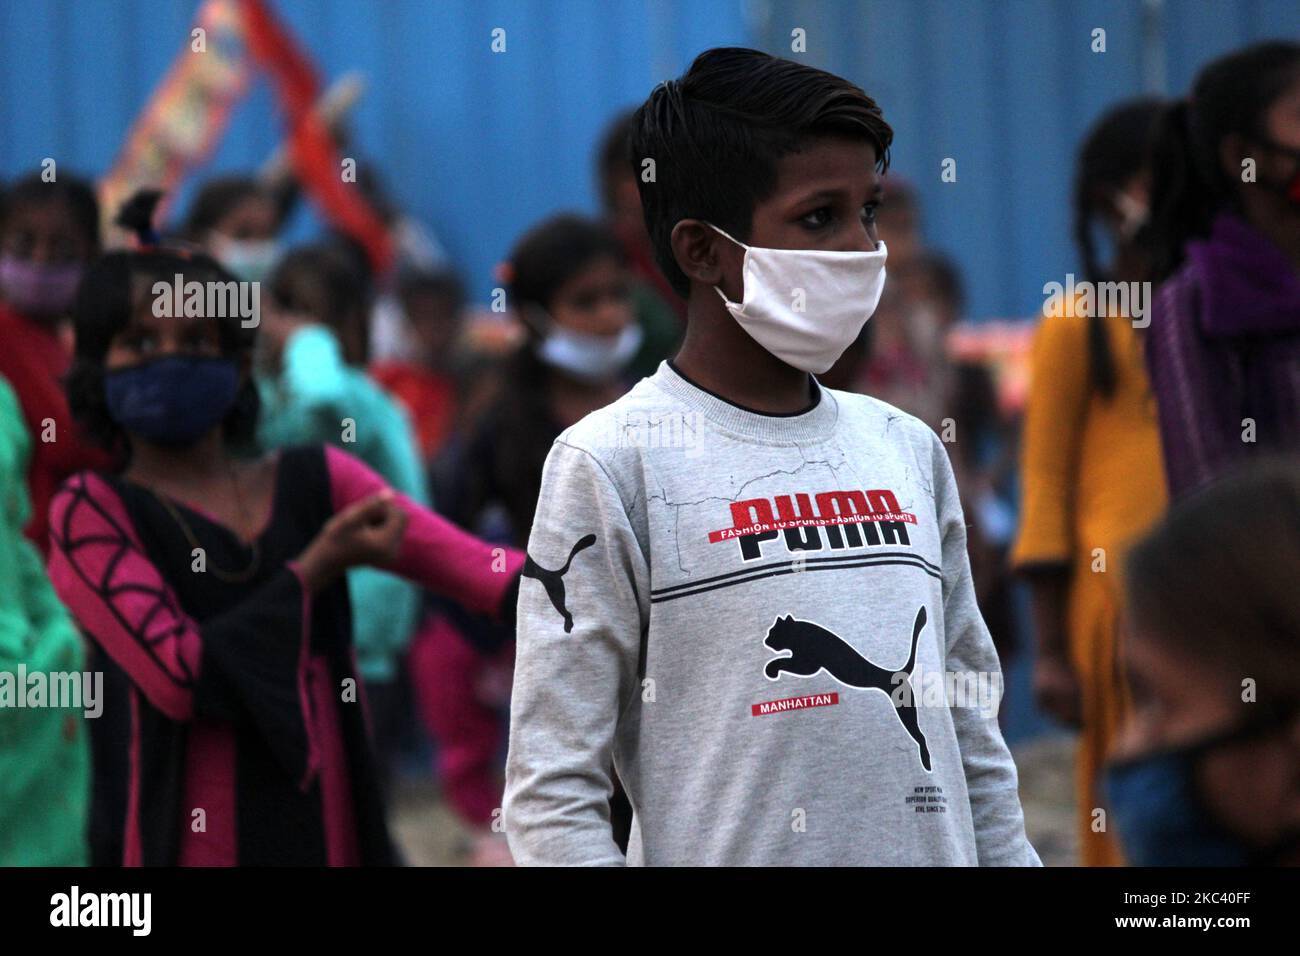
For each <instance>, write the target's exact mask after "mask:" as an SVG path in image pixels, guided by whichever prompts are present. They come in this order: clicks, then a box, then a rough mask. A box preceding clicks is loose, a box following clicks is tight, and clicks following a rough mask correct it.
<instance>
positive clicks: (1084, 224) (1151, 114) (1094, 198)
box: [1074, 97, 1163, 398]
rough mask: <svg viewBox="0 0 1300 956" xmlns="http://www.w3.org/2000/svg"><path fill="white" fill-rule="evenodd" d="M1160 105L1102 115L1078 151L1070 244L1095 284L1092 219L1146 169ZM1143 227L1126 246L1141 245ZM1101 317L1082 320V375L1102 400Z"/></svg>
mask: <svg viewBox="0 0 1300 956" xmlns="http://www.w3.org/2000/svg"><path fill="white" fill-rule="evenodd" d="M1162 110H1163V104H1162V102H1161V101H1160V100H1158V99H1154V98H1149V97H1144V98H1141V99H1135V100H1129V101H1127V102H1125V103H1121V104H1120V105H1119V106H1116V107H1114V108H1113V109H1110V110H1108V111H1107V112H1106V113H1105V114H1103V115H1102V117H1101V118H1100V119H1099V120H1097V121H1096V122H1095V123H1094V124H1093V126H1092V128H1091V129H1090V130H1089V131H1088V134H1087V135H1086V136H1085V137H1084V140H1083V145H1082V146H1080V147H1079V157H1078V161H1077V164H1076V167H1075V174H1074V241H1075V242H1076V243H1077V244H1078V246H1079V254H1080V255H1081V256H1082V257H1083V276H1084V278H1085V279H1087V280H1088V281H1089V282H1101V281H1105V279H1106V278H1107V277H1106V276H1105V275H1103V269H1102V266H1101V262H1100V258H1099V256H1098V253H1097V245H1096V242H1095V241H1094V240H1095V236H1094V234H1093V229H1094V225H1095V223H1096V219H1097V215H1098V213H1100V212H1101V211H1102V210H1104V209H1106V208H1107V207H1108V204H1109V203H1111V202H1112V201H1113V197H1114V195H1115V194H1116V193H1117V192H1118V191H1120V190H1121V189H1123V188H1124V186H1125V185H1127V184H1128V182H1129V180H1131V179H1132V178H1133V177H1134V176H1137V175H1138V174H1139V173H1141V172H1142V171H1143V170H1144V169H1147V168H1148V167H1149V166H1150V163H1151V137H1152V135H1153V133H1154V130H1155V127H1156V123H1157V122H1158V121H1159V119H1160V114H1161V111H1162ZM1144 232H1145V227H1144V228H1143V229H1142V230H1140V231H1139V233H1138V234H1137V235H1135V236H1133V237H1132V238H1131V240H1130V241H1133V242H1142V241H1144V240H1145V236H1144V235H1143V234H1142V233H1144ZM1105 318H1106V317H1105V316H1101V315H1098V314H1097V313H1096V310H1094V311H1093V313H1092V314H1091V315H1089V316H1087V320H1088V374H1089V380H1090V382H1091V385H1092V387H1093V388H1095V389H1096V390H1097V391H1098V392H1100V393H1101V394H1102V395H1103V396H1104V397H1106V398H1110V397H1111V396H1112V395H1114V394H1115V374H1116V373H1115V359H1114V356H1112V355H1111V351H1110V342H1109V340H1108V339H1107V338H1106V327H1105V324H1104V320H1105Z"/></svg>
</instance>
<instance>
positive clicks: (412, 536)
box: [325, 445, 524, 614]
mask: <svg viewBox="0 0 1300 956" xmlns="http://www.w3.org/2000/svg"><path fill="white" fill-rule="evenodd" d="M325 460H326V463H327V465H328V467H329V476H330V487H331V491H332V494H333V499H334V502H333V503H334V510H335V511H336V512H338V511H342V510H343V509H345V508H347V507H348V506H349V505H351V504H353V503H355V502H357V501H361V500H362V499H364V498H367V497H369V496H370V495H373V494H375V493H376V492H379V491H382V490H384V489H385V488H387V487H388V484H387V482H385V481H384V479H383V478H381V477H380V476H379V475H378V474H377V473H375V472H374V471H373V470H371V469H370V468H369V467H368V466H367V465H365V464H363V463H362V462H361V461H359V460H357V459H356V458H354V457H352V456H351V455H349V454H348V453H347V452H344V451H341V450H340V449H338V448H335V447H333V446H332V445H327V446H326V448H325ZM397 500H398V503H399V504H400V505H401V507H402V509H403V510H404V511H405V512H406V514H407V516H408V518H409V523H408V524H407V526H406V536H405V537H404V538H403V539H402V548H401V551H400V552H399V553H398V556H397V560H396V561H395V562H394V563H393V564H392V565H391V567H390V568H389V570H391V571H394V572H395V573H397V574H400V575H401V576H402V577H404V578H407V579H408V580H411V581H414V582H416V583H417V584H422V585H423V586H424V587H426V588H428V589H429V590H430V591H433V592H434V593H436V594H439V595H441V596H443V597H447V598H450V599H452V600H454V601H456V602H457V603H459V604H460V605H461V606H462V607H465V608H466V609H468V610H471V611H476V612H479V613H485V614H496V613H497V611H498V610H499V609H500V607H501V601H502V599H503V598H504V596H505V593H506V591H507V590H508V589H509V587H510V585H511V583H512V582H513V581H514V580H515V578H516V577H517V576H518V574H519V572H520V570H521V569H522V568H523V565H524V553H523V552H522V551H518V550H516V549H514V548H507V547H504V546H497V545H491V544H488V543H487V542H486V541H482V540H480V539H479V538H476V537H474V536H473V535H472V534H469V533H468V532H466V531H463V530H461V529H460V528H458V527H456V526H455V525H454V524H452V523H451V522H450V521H447V520H446V519H445V518H443V517H441V516H439V515H437V514H435V513H434V512H432V511H430V510H429V509H428V508H425V507H424V506H423V505H419V504H416V503H415V502H414V501H412V500H411V499H410V498H408V497H406V496H405V495H403V494H398V496H397Z"/></svg>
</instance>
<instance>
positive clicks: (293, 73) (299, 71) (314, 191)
mask: <svg viewBox="0 0 1300 956" xmlns="http://www.w3.org/2000/svg"><path fill="white" fill-rule="evenodd" d="M242 7H243V11H244V23H245V26H246V29H247V42H248V48H249V51H250V52H251V53H252V55H253V60H254V61H255V62H256V63H257V65H258V66H259V67H261V69H263V70H265V71H266V73H267V74H268V75H269V76H270V77H271V80H272V82H273V83H274V85H275V90H276V96H277V98H278V100H279V103H280V107H281V109H283V111H284V115H285V120H286V124H287V128H288V131H289V158H290V162H291V163H292V164H293V168H294V172H295V173H296V175H297V177H298V179H299V181H300V182H301V183H302V184H303V186H304V187H305V188H306V189H307V191H308V192H309V193H310V194H311V196H312V198H314V199H315V200H316V202H317V203H318V204H319V205H320V207H321V209H322V210H323V211H324V213H325V216H326V218H328V219H329V220H330V222H332V223H333V224H334V225H335V226H337V227H338V228H339V229H341V230H343V231H344V232H346V233H347V234H348V235H349V236H352V237H353V238H354V239H356V240H357V241H358V242H360V243H361V244H362V246H363V247H364V248H365V250H366V254H367V255H368V256H369V258H370V264H371V266H372V268H374V270H375V271H376V272H377V273H380V274H382V273H384V272H387V271H388V269H389V267H390V266H391V265H392V262H393V241H392V237H391V236H390V235H389V233H388V229H387V227H386V226H385V225H384V222H383V220H381V219H380V218H379V215H378V214H377V213H376V212H375V210H374V209H373V208H371V206H370V204H369V203H368V202H366V200H365V199H364V198H363V197H362V196H361V195H359V194H358V193H357V191H356V190H353V189H349V188H348V184H346V183H344V182H343V179H342V177H341V175H340V173H341V170H342V165H341V163H340V157H339V155H338V151H337V150H336V149H335V147H334V138H333V137H332V136H331V135H330V132H329V130H328V129H327V128H326V126H325V124H324V123H323V122H321V119H320V117H318V116H317V115H316V114H315V112H314V111H313V109H312V105H313V104H314V103H315V102H316V96H317V92H318V87H319V84H318V83H317V81H316V74H315V72H314V71H313V70H312V67H311V63H310V62H309V61H308V59H307V58H306V56H305V55H304V54H303V53H302V51H301V50H299V49H298V46H297V45H296V44H295V43H294V42H293V38H292V37H291V36H290V35H289V33H288V32H287V31H286V30H285V29H284V28H283V27H282V26H281V25H280V23H279V22H278V21H277V20H276V19H275V16H274V15H273V14H272V13H271V11H270V10H269V9H268V8H267V6H266V4H265V3H263V2H262V0H242Z"/></svg>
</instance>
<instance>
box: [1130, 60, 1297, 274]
mask: <svg viewBox="0 0 1300 956" xmlns="http://www.w3.org/2000/svg"><path fill="white" fill-rule="evenodd" d="M1297 79H1300V43H1292V42H1284V41H1270V42H1267V43H1258V44H1255V45H1254V46H1250V47H1247V48H1246V49H1244V50H1238V51H1237V52H1235V53H1230V54H1228V55H1227V56H1223V57H1220V58H1219V59H1217V60H1215V61H1214V62H1213V63H1211V64H1210V65H1209V66H1207V67H1205V69H1203V70H1201V72H1200V73H1199V74H1198V75H1197V77H1196V82H1195V84H1194V85H1193V87H1192V92H1191V95H1190V96H1189V97H1188V98H1187V99H1186V100H1183V101H1180V102H1178V103H1176V104H1174V105H1173V106H1171V107H1170V108H1169V109H1168V110H1166V111H1165V114H1164V116H1163V117H1162V118H1161V120H1160V123H1159V125H1158V128H1157V131H1156V136H1155V143H1154V145H1153V147H1152V173H1153V175H1154V180H1153V182H1152V190H1151V217H1152V218H1151V241H1152V246H1153V252H1154V262H1153V275H1152V279H1153V281H1161V280H1163V279H1166V278H1168V277H1169V276H1170V275H1171V274H1172V273H1173V272H1174V271H1175V270H1177V268H1178V267H1179V266H1180V265H1181V264H1182V261H1183V248H1184V246H1185V244H1186V243H1187V241H1188V240H1189V239H1193V238H1197V237H1202V236H1205V235H1208V233H1209V231H1210V225H1211V223H1213V221H1214V218H1215V216H1216V215H1218V213H1219V212H1221V211H1223V210H1228V209H1239V208H1240V206H1239V201H1238V199H1237V195H1238V193H1237V190H1238V189H1239V188H1240V180H1238V179H1237V178H1236V177H1235V176H1228V175H1227V174H1226V173H1225V172H1224V170H1223V166H1222V163H1221V162H1220V157H1219V147H1220V145H1221V144H1222V143H1223V141H1224V139H1226V138H1227V137H1228V136H1230V135H1233V134H1237V135H1239V136H1241V137H1243V138H1247V139H1253V140H1256V141H1259V140H1264V139H1267V138H1268V134H1267V130H1266V129H1265V128H1264V127H1265V123H1264V115H1265V114H1266V113H1267V112H1268V110H1269V109H1270V108H1271V107H1272V105H1273V104H1274V103H1275V102H1276V101H1277V99H1278V97H1279V96H1281V95H1282V94H1283V93H1285V92H1286V91H1287V90H1288V89H1289V88H1290V87H1291V85H1292V84H1293V83H1295V82H1296V81H1297Z"/></svg>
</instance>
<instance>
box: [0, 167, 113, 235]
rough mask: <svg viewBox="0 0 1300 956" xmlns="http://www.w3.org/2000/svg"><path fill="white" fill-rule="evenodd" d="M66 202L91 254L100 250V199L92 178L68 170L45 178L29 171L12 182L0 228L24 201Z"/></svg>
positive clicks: (0, 212) (1, 209)
mask: <svg viewBox="0 0 1300 956" xmlns="http://www.w3.org/2000/svg"><path fill="white" fill-rule="evenodd" d="M52 202H53V203H63V204H64V206H65V207H66V208H67V210H68V212H70V213H71V214H72V220H73V222H74V223H76V226H77V229H78V231H80V232H81V234H82V236H83V237H84V238H85V240H86V242H87V244H88V248H89V249H90V250H91V252H92V254H93V253H97V252H99V200H98V199H96V198H95V190H94V188H93V187H92V186H91V185H90V183H89V182H87V181H86V180H84V179H82V178H80V177H79V176H75V175H72V174H70V173H67V172H62V173H59V175H58V178H56V179H55V180H54V181H53V182H46V181H45V180H43V179H42V178H41V174H40V173H30V174H28V175H26V176H23V177H22V178H21V179H17V180H15V181H14V182H12V183H10V184H9V186H8V188H7V189H5V190H4V198H3V202H0V231H2V230H3V229H4V228H6V227H7V226H8V225H9V217H10V216H11V215H12V214H13V211H14V209H16V208H17V207H18V206H22V205H29V204H30V205H36V204H42V205H44V204H47V203H52Z"/></svg>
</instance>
